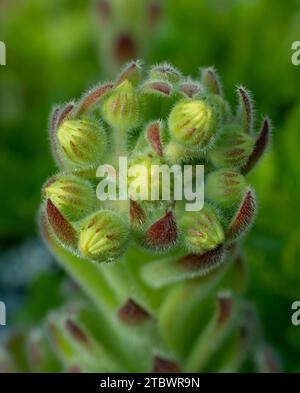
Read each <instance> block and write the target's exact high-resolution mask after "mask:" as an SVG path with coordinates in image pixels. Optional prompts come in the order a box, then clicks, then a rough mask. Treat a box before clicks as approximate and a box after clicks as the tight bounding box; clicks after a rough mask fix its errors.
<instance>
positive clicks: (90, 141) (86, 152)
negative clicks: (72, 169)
mask: <svg viewBox="0 0 300 393" xmlns="http://www.w3.org/2000/svg"><path fill="white" fill-rule="evenodd" d="M57 138H58V142H59V145H60V147H61V149H62V151H63V155H64V158H65V160H66V162H67V163H68V164H70V165H71V166H76V165H79V166H82V165H92V164H96V163H98V162H99V161H100V160H101V158H102V157H103V154H104V153H105V151H106V147H107V137H106V133H105V131H104V129H103V127H102V126H101V125H100V124H99V123H97V122H94V121H91V120H67V121H65V122H63V123H62V125H61V126H60V127H59V129H58V132H57Z"/></svg>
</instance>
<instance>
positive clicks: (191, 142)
mask: <svg viewBox="0 0 300 393" xmlns="http://www.w3.org/2000/svg"><path fill="white" fill-rule="evenodd" d="M169 130H170V134H171V137H172V138H174V139H175V140H176V141H177V142H178V143H180V144H182V145H183V146H185V147H187V148H191V149H195V150H199V149H205V148H206V147H208V146H209V145H210V144H211V142H212V141H213V139H214V136H215V134H216V132H217V131H218V114H217V113H216V110H215V108H214V107H213V106H212V105H210V104H209V103H208V102H207V101H205V100H189V101H188V100H184V101H181V102H180V103H178V104H177V105H176V106H175V108H174V109H173V111H172V112H171V114H170V117H169Z"/></svg>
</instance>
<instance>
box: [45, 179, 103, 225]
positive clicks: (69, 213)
mask: <svg viewBox="0 0 300 393" xmlns="http://www.w3.org/2000/svg"><path fill="white" fill-rule="evenodd" d="M44 193H45V196H46V198H47V199H50V200H51V201H52V203H53V204H54V205H55V206H56V207H57V209H58V210H59V211H60V212H61V213H62V214H63V215H64V216H65V217H66V218H67V219H68V220H70V221H77V220H80V219H82V218H83V217H85V216H86V215H87V214H88V213H90V212H91V211H92V210H93V208H94V204H95V199H96V198H95V191H94V189H93V187H92V185H91V184H90V183H89V182H88V181H87V180H84V179H82V178H80V177H78V176H73V175H62V176H58V177H56V178H54V179H53V180H50V181H49V182H48V184H46V186H45V188H44Z"/></svg>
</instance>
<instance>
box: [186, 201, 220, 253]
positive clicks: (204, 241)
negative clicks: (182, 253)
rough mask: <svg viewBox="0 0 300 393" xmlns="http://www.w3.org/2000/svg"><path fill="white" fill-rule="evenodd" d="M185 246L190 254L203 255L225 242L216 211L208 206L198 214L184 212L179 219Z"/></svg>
mask: <svg viewBox="0 0 300 393" xmlns="http://www.w3.org/2000/svg"><path fill="white" fill-rule="evenodd" d="M179 229H180V232H181V236H182V240H183V243H184V245H185V246H186V247H187V248H188V250H189V251H190V252H193V253H198V254H202V253H204V252H206V251H209V250H212V249H214V248H215V247H216V246H218V245H219V244H221V243H223V241H224V232H223V229H222V226H221V224H220V222H219V220H218V217H217V214H216V213H215V211H214V209H213V208H212V207H210V206H209V205H206V206H205V207H204V208H203V209H202V210H200V211H198V212H184V213H183V214H182V215H181V217H180V218H179Z"/></svg>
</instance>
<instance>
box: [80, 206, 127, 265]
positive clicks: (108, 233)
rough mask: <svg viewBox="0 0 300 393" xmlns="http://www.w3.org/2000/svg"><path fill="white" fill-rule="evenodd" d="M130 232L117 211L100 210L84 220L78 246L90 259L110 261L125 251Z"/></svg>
mask: <svg viewBox="0 0 300 393" xmlns="http://www.w3.org/2000/svg"><path fill="white" fill-rule="evenodd" d="M128 233H129V229H128V227H127V225H126V224H125V222H123V220H122V219H121V218H120V216H119V215H118V214H117V213H115V212H113V211H110V210H100V211H98V212H96V213H93V214H92V215H91V216H89V217H87V218H86V219H85V220H84V221H83V223H82V225H81V230H80V235H79V244H78V248H79V251H80V253H81V254H82V255H83V256H84V257H86V258H88V259H92V260H94V261H98V262H110V261H113V260H115V259H117V258H119V257H120V256H121V255H122V254H123V253H124V252H125V250H126V246H127V244H128Z"/></svg>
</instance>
